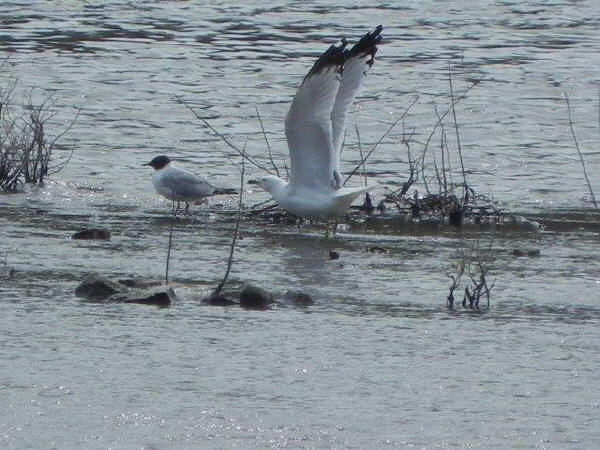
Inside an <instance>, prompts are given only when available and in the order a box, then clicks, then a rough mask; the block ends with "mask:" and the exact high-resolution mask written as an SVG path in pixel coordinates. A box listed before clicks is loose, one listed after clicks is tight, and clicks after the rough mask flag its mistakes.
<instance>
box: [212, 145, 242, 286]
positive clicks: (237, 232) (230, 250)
mask: <svg viewBox="0 0 600 450" xmlns="http://www.w3.org/2000/svg"><path fill="white" fill-rule="evenodd" d="M245 154H246V144H244V148H243V149H242V155H241V156H242V163H241V170H240V196H239V200H238V210H237V220H236V222H235V230H234V231H233V238H232V239H231V247H230V248H229V259H228V260H227V270H226V271H225V275H224V276H223V279H222V280H221V282H220V283H219V285H218V286H217V287H216V289H215V290H214V291H213V292H212V294H211V296H216V295H217V294H219V293H220V292H221V290H222V289H223V286H225V283H226V282H227V278H228V277H229V272H230V271H231V265H232V264H233V252H234V250H235V242H236V240H237V238H238V234H239V229H240V219H241V217H242V200H243V197H244V175H245V173H246V165H245V161H246V157H245Z"/></svg>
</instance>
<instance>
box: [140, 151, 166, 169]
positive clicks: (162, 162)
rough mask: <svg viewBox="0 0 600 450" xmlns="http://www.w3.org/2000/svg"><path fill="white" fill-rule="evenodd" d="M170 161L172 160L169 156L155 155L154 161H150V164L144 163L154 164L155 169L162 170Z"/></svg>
mask: <svg viewBox="0 0 600 450" xmlns="http://www.w3.org/2000/svg"><path fill="white" fill-rule="evenodd" d="M170 162H171V160H170V159H169V157H168V156H165V155H158V156H156V157H154V159H152V161H150V162H149V163H148V164H144V165H145V166H152V167H153V168H154V169H155V170H160V169H162V168H163V167H165V166H166V165H167V164H169V163H170Z"/></svg>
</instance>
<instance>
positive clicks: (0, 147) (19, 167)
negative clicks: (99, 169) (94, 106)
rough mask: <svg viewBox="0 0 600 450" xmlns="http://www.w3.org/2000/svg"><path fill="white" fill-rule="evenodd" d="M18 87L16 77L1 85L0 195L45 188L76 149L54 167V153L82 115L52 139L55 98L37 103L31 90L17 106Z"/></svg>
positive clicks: (46, 96) (0, 67) (49, 96)
mask: <svg viewBox="0 0 600 450" xmlns="http://www.w3.org/2000/svg"><path fill="white" fill-rule="evenodd" d="M5 62H6V59H5V60H4V61H3V63H2V64H0V70H1V69H2V65H3V64H4V63H5ZM17 84H18V79H17V78H13V77H8V78H7V80H6V81H4V83H0V191H5V192H15V191H17V190H18V189H19V187H20V186H22V185H24V184H38V185H40V184H43V182H44V179H45V178H46V177H47V176H48V175H52V174H55V173H57V172H59V171H60V170H62V169H63V168H64V166H65V165H66V164H67V163H68V162H69V160H70V159H71V156H72V155H73V151H74V149H75V147H74V146H73V147H72V149H71V152H70V154H69V155H68V156H67V157H66V158H63V159H62V161H60V162H58V163H56V164H54V165H52V160H53V152H54V150H55V149H56V148H57V143H58V140H59V139H61V138H62V137H63V136H64V135H65V134H66V133H67V132H68V131H69V130H70V129H71V127H72V126H73V125H74V124H75V121H76V120H77V117H78V116H79V113H80V112H81V109H79V110H78V111H77V113H76V115H75V117H74V119H73V120H72V121H71V122H70V123H69V124H68V125H67V127H66V128H65V129H64V130H63V131H62V132H61V133H59V134H58V135H56V136H54V137H50V136H49V135H48V133H47V128H48V124H49V123H50V121H51V120H52V119H53V118H54V116H55V115H56V113H57V111H56V108H55V100H54V97H53V96H52V95H49V94H48V95H45V97H44V98H43V99H42V101H41V102H38V101H36V100H35V99H34V97H35V95H36V92H35V89H30V90H29V93H28V94H27V95H26V97H25V98H24V100H23V103H22V104H21V105H20V106H18V105H16V104H15V101H14V100H15V92H16V88H17Z"/></svg>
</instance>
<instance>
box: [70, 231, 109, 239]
mask: <svg viewBox="0 0 600 450" xmlns="http://www.w3.org/2000/svg"><path fill="white" fill-rule="evenodd" d="M71 239H76V240H77V239H79V240H100V241H108V240H110V231H107V230H101V229H99V228H86V229H84V230H81V231H78V232H76V233H74V234H73V235H72V236H71Z"/></svg>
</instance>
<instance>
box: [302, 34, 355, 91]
mask: <svg viewBox="0 0 600 450" xmlns="http://www.w3.org/2000/svg"><path fill="white" fill-rule="evenodd" d="M346 45H348V41H347V40H346V39H342V43H341V44H340V45H332V46H331V47H329V48H328V49H327V51H326V52H325V53H323V54H322V55H321V56H320V57H319V59H317V61H316V62H315V64H314V65H313V66H312V69H310V70H309V72H308V73H307V74H306V76H305V77H304V81H306V80H307V79H308V78H310V77H311V76H313V75H314V74H317V73H320V72H324V71H326V70H329V69H331V68H333V69H334V70H335V71H336V72H338V73H341V72H342V66H343V65H344V52H345V49H346ZM304 81H303V82H304Z"/></svg>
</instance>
